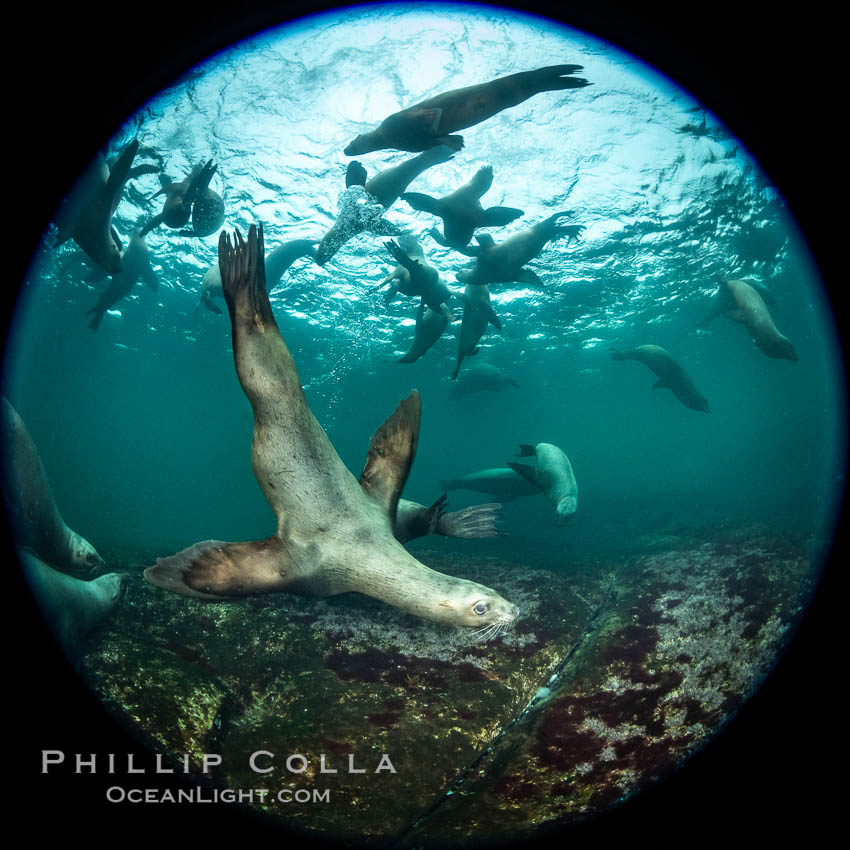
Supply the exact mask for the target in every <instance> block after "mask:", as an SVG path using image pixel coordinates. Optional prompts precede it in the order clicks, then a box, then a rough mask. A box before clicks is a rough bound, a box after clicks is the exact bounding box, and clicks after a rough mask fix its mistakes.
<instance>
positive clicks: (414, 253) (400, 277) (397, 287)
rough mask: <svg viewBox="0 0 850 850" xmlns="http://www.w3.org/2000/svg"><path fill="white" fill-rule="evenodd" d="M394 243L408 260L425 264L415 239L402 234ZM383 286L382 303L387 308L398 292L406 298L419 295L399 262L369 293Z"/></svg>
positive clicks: (408, 274) (408, 273) (421, 251)
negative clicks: (383, 302)
mask: <svg viewBox="0 0 850 850" xmlns="http://www.w3.org/2000/svg"><path fill="white" fill-rule="evenodd" d="M396 242H397V243H398V245H399V247H400V248H401V250H402V251H404V253H405V255H406V256H407V258H408V259H410V260H421V261H422V262H423V263H424V262H425V252H424V251H423V250H422V246H421V245H420V244H419V242H418V241H417V240H416V238H415V237H413V236H411V235H410V234H407V233H403V234H401V235H400V236H399V237H398V239H397V240H396ZM385 286H386V287H387V291H386V292H385V293H384V301H385V302H386V304H387V306H389V304H390V302H391V301H392V300H393V298H395V296H396V295H397V294H398V293H399V292H400V293H401V294H402V295H406V296H407V297H408V298H412V297H413V296H415V295H418V294H419V293H418V291H417V289H416V287H415V286H414V285H413V284H412V283H411V282H410V272H409V271H408V270H407V268H406V267H405V266H403V265H402V264H401V263H399V262H397V263H396V266H395V268H394V269H393V270H392V271H391V272H389V273H388V274H387V276H386V277H385V278H384V279H383V280H382V281H381V282H380V283H378V284H375V286H372V287H370V291H374V290H376V289H383V288H384V287H385Z"/></svg>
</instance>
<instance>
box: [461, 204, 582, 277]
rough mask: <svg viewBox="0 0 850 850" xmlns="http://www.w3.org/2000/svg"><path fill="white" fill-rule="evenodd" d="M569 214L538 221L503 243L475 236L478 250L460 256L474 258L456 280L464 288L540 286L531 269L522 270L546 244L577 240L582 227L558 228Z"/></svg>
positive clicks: (473, 249) (471, 250)
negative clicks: (514, 283) (512, 285)
mask: <svg viewBox="0 0 850 850" xmlns="http://www.w3.org/2000/svg"><path fill="white" fill-rule="evenodd" d="M570 216H572V213H571V212H560V213H555V214H554V215H551V216H549V218H547V219H545V220H544V221H540V222H538V223H537V224H535V225H534V226H533V227H530V228H529V229H528V230H523V231H522V232H520V233H515V234H514V235H513V236H511V237H510V238H509V239H506V240H505V241H504V242H498V243H497V242H495V241H494V240H493V237H492V236H487V235H486V234H485V235H482V236H476V237H475V239H476V241H477V242H478V246H477V247H475V246H468V247H467V248H465V249H463V251H462V253H464V254H467V255H468V256H470V257H475V264H474V265H473V266H472V268H469V269H464V270H463V271H460V272H458V274H457V279H458V280H459V281H460V282H461V283H467V284H479V285H480V284H485V283H487V284H490V283H510V282H511V281H520V282H521V283H525V284H528V285H529V286H543V281H542V280H540V278H539V277H538V276H537V275H536V274H535V273H534V272H533V271H531V269H525V268H523V266H524V265H525V264H526V263H528V262H530V261H531V260H533V259H534V258H535V257H536V256H537V255H538V254H539V253H540V252H541V251H542V250H543V248H544V246H545V245H546V243H547V242H551V241H552V240H553V239H559V238H561V237H562V236H566V237H567V238H568V239H578V237H579V236H581V232H582V230H584V225H582V224H568V225H563V224H558V221H559V220H560V219H563V218H567V217H570Z"/></svg>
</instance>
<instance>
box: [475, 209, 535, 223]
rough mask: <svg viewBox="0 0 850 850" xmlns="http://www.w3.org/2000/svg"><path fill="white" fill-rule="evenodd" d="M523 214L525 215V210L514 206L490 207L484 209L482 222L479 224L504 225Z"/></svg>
mask: <svg viewBox="0 0 850 850" xmlns="http://www.w3.org/2000/svg"><path fill="white" fill-rule="evenodd" d="M523 215H525V212H524V211H523V210H518V209H515V208H514V207H488V208H487V209H486V210H484V216H483V218H482V219H481V224H479V225H478V226H479V227H503V226H504V225H506V224H510V223H511V222H512V221H514V220H515V219H518V218H519V217H520V216H523Z"/></svg>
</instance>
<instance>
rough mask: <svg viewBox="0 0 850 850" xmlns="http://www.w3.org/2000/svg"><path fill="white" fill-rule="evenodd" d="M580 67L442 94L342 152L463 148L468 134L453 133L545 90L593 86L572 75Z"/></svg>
mask: <svg viewBox="0 0 850 850" xmlns="http://www.w3.org/2000/svg"><path fill="white" fill-rule="evenodd" d="M581 70H582V66H581V65H550V66H549V67H546V68H538V69H537V70H535V71H522V72H520V73H518V74H510V75H509V76H507V77H499V78H497V79H495V80H491V81H490V82H488V83H480V84H479V85H475V86H467V87H466V88H462V89H453V90H452V91H447V92H443V93H442V94H438V95H437V96H436V97H430V98H428V99H427V100H423V101H422V102H421V103H417V104H415V105H414V106H409V107H408V108H407V109H402V110H401V111H400V112H395V113H393V114H392V115H390V116H389V117H387V118H385V119H384V120H383V121H382V122H381V123H380V125H379V126H378V127H376V128H375V129H374V130H370V131H369V132H367V133H362V134H361V135H359V136H357V138H356V139H354V141H352V142H350V143H349V144H348V145H347V146H346V148H345V150H344V151H343V152H344V153H345V155H346V156H357V155H359V154H364V153H371V152H372V151H378V150H383V149H385V148H393V149H395V150H402V151H424V150H427V149H428V148H432V147H434V145H441V144H442V145H448V146H449V147H450V148H451V149H452V150H455V151H459V150H460V149H461V148H462V147H463V136H453V135H450V134H451V133H454V132H456V131H457V130H465V129H466V128H467V127H472V126H474V125H475V124H480V123H481V122H482V121H486V120H487V119H488V118H491V117H492V116H493V115H495V114H496V113H498V112H501V111H502V110H503V109H509V108H510V107H512V106H517V105H518V104H520V103H522V102H523V101H524V100H528V98H530V97H533V96H534V95H536V94H539V93H540V92H545V91H560V90H563V89H576V88H582V87H583V86H588V85H590V83H589V82H588V81H587V80H585V79H582V78H581V77H573V76H570V75H571V74H574V73H575V72H576V71H581Z"/></svg>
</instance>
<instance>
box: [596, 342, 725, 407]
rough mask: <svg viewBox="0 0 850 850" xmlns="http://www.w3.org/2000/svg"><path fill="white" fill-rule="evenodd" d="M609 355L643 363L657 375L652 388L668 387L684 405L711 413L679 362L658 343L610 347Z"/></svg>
mask: <svg viewBox="0 0 850 850" xmlns="http://www.w3.org/2000/svg"><path fill="white" fill-rule="evenodd" d="M611 356H612V357H613V358H614V359H615V360H637V361H638V363H643V364H644V366H647V367H648V368H649V369H651V370H652V371H653V372H654V373H655V374H656V375H658V380H657V381H656V382H655V383H654V384H653V385H652V389H654V390H660V389H662V388H663V389H668V390H670V391H671V392H672V393H673V395H674V396H676V398H677V399H679V401H680V402H682V404H684V405H685V407H689V408H690V409H691V410H697V411H699V412H700V413H711V409H710V408H709V406H708V401H707V400H706V399H705V397H704V396H702V395H701V394H700V392H699V390H697V388H696V385H695V384H694V382H693V381H692V380H691V377H690V375H688V373H687V372H686V371H685V369H684V367H683V366H682V365H681V363H679V361H678V360H676V358H675V357H673V355H672V354H671V353H670V352H669V351H667V349H666V348H662V347H661V346H660V345H639V346H638V347H637V348H630V349H629V350H628V351H619V350H618V349H616V348H612V349H611Z"/></svg>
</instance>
